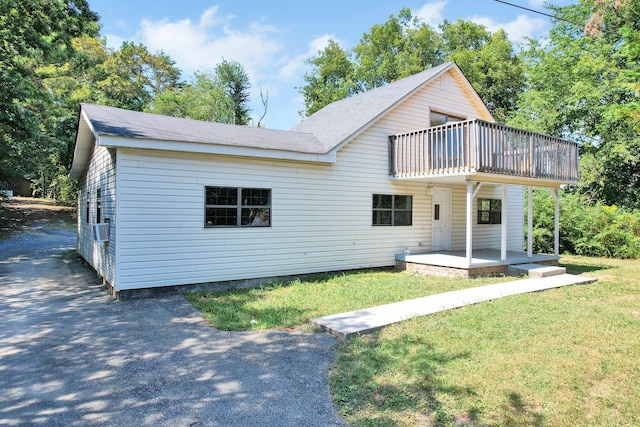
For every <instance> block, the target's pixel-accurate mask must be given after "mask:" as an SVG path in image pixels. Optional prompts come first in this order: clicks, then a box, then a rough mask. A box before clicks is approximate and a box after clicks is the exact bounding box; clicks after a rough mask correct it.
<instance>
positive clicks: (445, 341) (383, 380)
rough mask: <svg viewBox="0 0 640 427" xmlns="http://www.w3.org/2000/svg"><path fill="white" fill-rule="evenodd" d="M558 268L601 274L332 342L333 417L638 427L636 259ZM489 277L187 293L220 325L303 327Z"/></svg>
mask: <svg viewBox="0 0 640 427" xmlns="http://www.w3.org/2000/svg"><path fill="white" fill-rule="evenodd" d="M563 265H565V266H566V267H567V270H568V272H570V273H574V274H584V275H588V276H591V277H596V278H598V279H599V281H598V282H596V283H595V284H591V285H577V286H569V287H565V288H561V289H555V290H548V291H544V292H540V293H535V294H525V295H518V296H513V297H509V298H503V299H500V300H496V301H491V302H486V303H481V304H477V305H474V306H469V307H465V308H462V309H457V310H453V311H448V312H443V313H439V314H436V315H432V316H426V317H421V318H417V319H413V320H410V321H407V322H402V323H400V324H396V325H393V326H390V327H388V328H385V329H383V330H382V331H380V332H377V333H375V334H373V335H370V336H364V337H360V338H356V339H353V340H350V341H348V342H346V343H340V344H338V345H337V347H336V349H337V359H336V362H335V363H334V366H333V368H332V370H331V373H330V378H329V386H330V391H331V394H332V396H333V398H334V400H335V402H336V403H337V405H338V407H339V410H340V412H341V413H342V415H343V416H344V417H345V418H346V419H347V421H349V422H350V423H351V424H352V425H355V426H378V425H379V426H396V425H397V426H401V425H415V426H436V425H442V426H447V425H451V426H455V425H475V426H614V425H619V426H640V261H620V260H604V259H592V258H583V257H564V258H563ZM511 279H513V278H506V280H511ZM502 280H505V279H502ZM497 281H498V280H497V279H495V278H493V279H482V280H464V279H443V278H429V277H420V276H412V275H408V274H406V273H400V272H389V271H377V272H363V273H355V274H343V275H334V276H328V277H325V278H323V279H319V280H314V281H309V282H294V283H292V284H289V285H283V284H280V285H272V286H269V287H265V288H262V289H260V290H252V291H242V292H234V293H225V294H220V295H202V294H200V295H193V296H191V297H190V299H191V301H192V302H193V303H194V304H195V305H196V306H197V307H199V308H200V309H201V310H203V312H204V313H205V316H206V317H207V319H209V321H210V322H211V323H212V324H214V325H215V326H217V327H220V328H223V329H233V330H238V329H264V328H304V327H305V326H304V325H305V324H306V323H307V321H308V320H309V319H310V318H313V317H317V316H322V315H325V314H330V313H337V312H341V311H347V310H354V309H358V308H363V307H367V306H371V305H378V304H383V303H386V302H392V301H397V300H401V299H408V298H415V297H418V296H424V295H428V294H434V293H439V292H446V291H449V290H454V289H461V288H465V287H473V286H480V285H482V284H488V283H495V282H497ZM234 313H235V314H234Z"/></svg>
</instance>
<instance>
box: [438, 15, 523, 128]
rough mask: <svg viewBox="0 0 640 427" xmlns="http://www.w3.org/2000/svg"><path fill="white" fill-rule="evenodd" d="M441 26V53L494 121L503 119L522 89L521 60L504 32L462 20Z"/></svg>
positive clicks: (509, 112)
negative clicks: (452, 64)
mask: <svg viewBox="0 0 640 427" xmlns="http://www.w3.org/2000/svg"><path fill="white" fill-rule="evenodd" d="M440 29H441V30H442V39H443V53H444V55H445V56H446V57H447V58H448V60H450V61H455V62H456V63H457V64H458V66H459V67H460V69H461V70H462V72H463V73H464V74H465V76H466V77H467V79H469V82H470V83H471V84H472V86H473V87H474V88H475V90H476V91H477V92H478V94H479V95H480V97H481V98H482V99H483V100H484V101H485V102H486V105H487V108H488V109H489V111H491V114H493V116H494V117H495V118H496V120H498V121H499V122H504V121H506V120H507V119H508V118H509V116H510V115H511V114H512V113H513V112H514V111H515V109H516V105H517V101H518V97H519V95H520V93H522V91H523V90H524V88H525V76H524V66H523V62H522V59H521V58H520V57H519V56H517V55H516V54H515V53H514V51H513V45H512V43H511V41H510V40H509V38H508V37H507V34H506V33H505V32H504V30H502V29H500V30H498V31H496V32H495V33H493V34H492V33H490V32H489V31H487V29H486V28H485V27H484V26H482V25H480V24H476V23H473V22H470V21H463V20H461V19H459V20H457V21H455V22H453V23H451V22H448V21H444V22H443V23H442V24H441V25H440Z"/></svg>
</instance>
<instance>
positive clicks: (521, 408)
mask: <svg viewBox="0 0 640 427" xmlns="http://www.w3.org/2000/svg"><path fill="white" fill-rule="evenodd" d="M507 399H508V403H506V404H504V405H503V406H502V420H503V421H502V422H501V423H500V425H501V426H532V427H542V426H544V425H545V418H544V416H543V415H542V414H540V413H539V412H538V411H536V409H535V408H534V407H532V406H531V405H529V404H527V402H526V401H525V400H524V398H523V397H522V395H521V394H520V393H516V392H511V393H508V395H507Z"/></svg>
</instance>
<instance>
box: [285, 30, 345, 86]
mask: <svg viewBox="0 0 640 427" xmlns="http://www.w3.org/2000/svg"><path fill="white" fill-rule="evenodd" d="M329 40H333V41H335V42H336V43H338V44H339V45H340V46H342V47H343V48H344V43H343V42H342V41H341V40H340V39H338V38H337V37H336V36H335V34H323V35H321V36H317V37H315V38H314V39H313V40H311V42H309V50H307V51H306V52H305V53H303V54H300V55H297V56H295V57H292V58H284V60H283V63H284V65H283V66H282V67H281V68H280V71H279V72H278V76H279V77H280V78H281V79H282V80H284V81H289V80H291V79H294V78H299V77H300V76H302V74H303V72H304V68H305V66H306V64H305V60H306V59H307V58H310V57H312V56H316V55H317V54H318V52H319V51H321V50H323V49H324V48H325V47H327V45H328V44H329Z"/></svg>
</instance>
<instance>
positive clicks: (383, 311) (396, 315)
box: [311, 274, 596, 339]
mask: <svg viewBox="0 0 640 427" xmlns="http://www.w3.org/2000/svg"><path fill="white" fill-rule="evenodd" d="M595 281H596V279H592V278H589V277H582V276H574V275H571V274H561V275H557V276H551V277H543V278H531V279H525V280H515V281H513V282H505V283H497V284H495V285H487V286H479V287H476V288H469V289H461V290H458V291H452V292H445V293H442V294H437V295H430V296H427V297H423V298H416V299H412V300H407V301H400V302H396V303H393V304H386V305H381V306H378V307H372V308H367V309H364V310H357V311H350V312H348V313H340V314H334V315H331V316H325V317H320V318H317V319H311V323H312V324H314V325H316V326H319V327H320V328H321V329H322V330H324V331H327V332H329V333H331V334H332V335H334V336H336V337H338V338H341V339H349V338H352V337H354V336H357V335H361V334H366V333H371V332H373V331H375V330H378V329H381V328H383V327H385V326H388V325H391V324H393V323H397V322H401V321H403V320H407V319H411V318H412V317H417V316H425V315H428V314H434V313H438V312H440V311H445V310H451V309H454V308H459V307H463V306H465V305H471V304H476V303H479V302H482V301H490V300H493V299H497V298H502V297H506V296H510V295H517V294H524V293H527V292H537V291H543V290H545V289H552V288H559V287H562V286H568V285H576V284H587V283H593V282H595Z"/></svg>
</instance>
